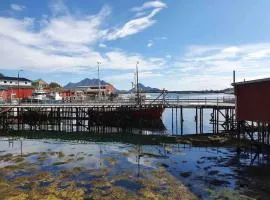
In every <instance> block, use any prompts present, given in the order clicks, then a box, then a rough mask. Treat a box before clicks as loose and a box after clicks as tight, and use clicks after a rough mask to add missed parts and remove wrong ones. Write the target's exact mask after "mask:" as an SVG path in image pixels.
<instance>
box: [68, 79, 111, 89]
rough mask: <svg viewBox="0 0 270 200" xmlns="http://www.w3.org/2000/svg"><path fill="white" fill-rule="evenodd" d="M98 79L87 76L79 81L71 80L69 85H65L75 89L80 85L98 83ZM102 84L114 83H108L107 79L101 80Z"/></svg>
mask: <svg viewBox="0 0 270 200" xmlns="http://www.w3.org/2000/svg"><path fill="white" fill-rule="evenodd" d="M98 82H99V81H98V79H96V78H94V79H89V78H85V79H83V80H81V81H79V82H77V83H72V82H69V83H68V84H67V85H65V86H64V88H65V89H75V88H76V87H78V86H90V85H98ZM100 85H112V84H110V83H107V82H106V81H103V80H100Z"/></svg>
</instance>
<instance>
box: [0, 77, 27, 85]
mask: <svg viewBox="0 0 270 200" xmlns="http://www.w3.org/2000/svg"><path fill="white" fill-rule="evenodd" d="M18 81H19V84H18ZM18 85H19V86H21V87H31V85H32V81H30V80H29V79H26V78H19V79H18V78H17V77H8V76H5V77H0V87H18Z"/></svg>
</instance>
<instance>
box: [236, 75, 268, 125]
mask: <svg viewBox="0 0 270 200" xmlns="http://www.w3.org/2000/svg"><path fill="white" fill-rule="evenodd" d="M234 88H235V95H236V119H237V120H238V121H254V122H263V123H270V78H265V79H257V80H252V81H244V82H238V83H235V84H234Z"/></svg>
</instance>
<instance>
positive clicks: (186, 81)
mask: <svg viewBox="0 0 270 200" xmlns="http://www.w3.org/2000/svg"><path fill="white" fill-rule="evenodd" d="M269 7H270V1H269V0H259V1H247V0H237V1H236V0H226V1H217V0H201V1H198V0H177V1H176V0H167V1H165V0H163V1H160V0H153V1H151V0H150V1H147V0H146V1H143V0H99V1H94V0H76V1H73V0H48V1H45V0H44V1H29V0H21V1H19V0H1V1H0V72H1V73H3V74H4V75H6V76H17V73H18V71H19V70H23V71H21V72H20V76H21V77H25V78H29V79H31V80H36V79H38V78H42V79H43V80H45V81H47V82H51V81H56V82H59V83H60V84H62V85H65V84H67V83H68V82H78V81H80V80H82V79H84V78H97V62H100V63H101V64H100V78H101V79H103V80H105V81H107V82H109V83H112V84H114V85H115V87H116V88H118V89H130V88H131V82H133V81H134V72H135V67H136V63H137V62H138V67H139V82H141V83H143V84H144V85H146V86H151V87H157V88H160V89H163V88H166V89H169V90H205V89H224V88H228V87H230V84H231V82H232V73H233V70H236V80H237V81H242V80H244V79H245V80H252V79H257V78H267V77H270V12H269Z"/></svg>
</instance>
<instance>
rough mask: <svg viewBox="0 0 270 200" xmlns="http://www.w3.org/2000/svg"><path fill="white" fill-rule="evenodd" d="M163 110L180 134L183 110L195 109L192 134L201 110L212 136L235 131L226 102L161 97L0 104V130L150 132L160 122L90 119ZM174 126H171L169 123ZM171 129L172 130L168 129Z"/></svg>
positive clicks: (230, 105)
mask: <svg viewBox="0 0 270 200" xmlns="http://www.w3.org/2000/svg"><path fill="white" fill-rule="evenodd" d="M160 107H163V108H166V109H171V113H172V121H174V122H175V123H176V125H175V126H178V125H180V127H181V131H180V133H179V134H181V135H183V134H184V132H183V126H184V116H183V113H184V112H183V110H184V109H195V110H196V112H195V113H196V114H195V116H194V122H195V126H196V133H197V134H199V133H204V130H203V125H204V123H205V120H204V110H205V109H207V110H211V116H210V123H211V124H212V126H213V133H219V132H230V131H232V130H234V128H235V125H234V124H235V111H234V108H235V105H234V103H233V102H231V101H228V99H224V98H220V99H207V98H204V99H178V98H177V99H168V98H166V99H165V98H164V96H161V98H156V99H144V100H143V101H141V102H140V104H138V103H137V102H136V101H130V100H124V99H121V100H120V99H118V100H117V101H102V100H101V101H91V102H76V103H70V102H63V103H57V104H55V103H54V104H53V103H51V102H43V103H42V104H41V103H40V104H38V103H35V104H30V103H21V104H16V105H12V104H2V105H0V130H2V131H5V130H10V129H11V130H15V131H23V130H29V131H31V130H34V131H37V130H46V131H63V132H100V131H101V132H108V133H109V132H115V131H116V130H118V131H119V129H122V130H123V131H128V130H130V128H138V129H144V128H149V129H150V130H155V129H160V130H162V128H164V125H163V124H162V121H161V120H154V121H150V120H145V119H141V120H136V121H134V120H123V119H122V118H118V117H117V118H118V119H116V118H115V119H110V121H109V122H108V121H107V122H106V123H105V124H103V123H99V116H93V115H91V113H93V112H95V113H98V112H110V111H113V110H115V109H120V110H121V112H122V113H121V115H125V112H129V111H130V110H134V109H141V108H160ZM172 126H174V124H172ZM172 128H173V127H172Z"/></svg>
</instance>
